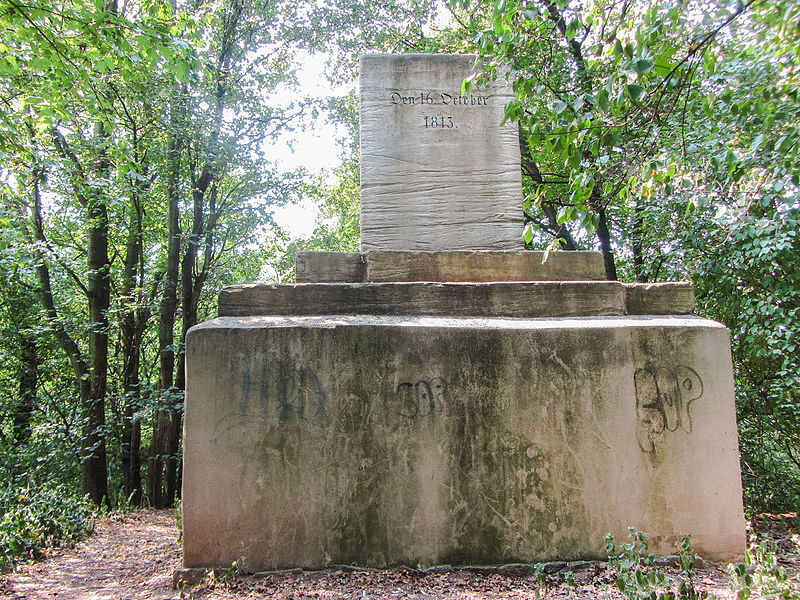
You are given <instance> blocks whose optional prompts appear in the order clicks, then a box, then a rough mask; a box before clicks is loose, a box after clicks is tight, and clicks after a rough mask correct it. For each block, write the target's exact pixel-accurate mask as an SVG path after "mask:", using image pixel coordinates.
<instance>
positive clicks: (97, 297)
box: [81, 123, 111, 506]
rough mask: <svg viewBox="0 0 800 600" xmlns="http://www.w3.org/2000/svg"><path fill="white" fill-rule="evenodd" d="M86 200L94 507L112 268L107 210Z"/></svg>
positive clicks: (97, 200)
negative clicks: (109, 257) (109, 252)
mask: <svg viewBox="0 0 800 600" xmlns="http://www.w3.org/2000/svg"><path fill="white" fill-rule="evenodd" d="M95 137H96V139H99V140H102V143H105V138H106V137H107V134H106V132H105V128H104V126H103V124H102V123H97V124H96V125H95ZM101 156H102V159H101V161H100V163H99V165H98V169H97V171H98V172H99V174H101V176H102V174H105V173H107V170H108V167H109V164H108V160H107V158H106V156H105V151H104V150H102V151H101ZM92 196H93V197H88V198H87V201H88V207H87V210H88V217H89V224H90V225H89V233H88V243H87V248H86V258H87V267H88V270H89V284H88V286H87V289H88V292H89V322H90V328H89V356H90V361H91V362H90V367H89V390H88V392H89V395H88V397H87V398H86V399H85V402H84V404H83V418H84V428H83V460H82V462H81V481H82V483H83V492H84V493H85V494H88V495H89V497H90V498H91V500H92V502H94V503H95V504H96V505H97V506H100V505H101V504H102V503H107V502H108V471H107V466H106V438H105V434H106V431H105V430H106V413H105V398H106V381H107V378H108V309H109V306H110V304H111V275H110V270H111V265H110V262H109V259H108V210H107V208H106V205H105V202H104V199H103V198H102V197H101V194H100V193H99V192H96V193H95V194H92Z"/></svg>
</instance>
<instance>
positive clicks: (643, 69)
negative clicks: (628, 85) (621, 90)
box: [633, 58, 653, 75]
mask: <svg viewBox="0 0 800 600" xmlns="http://www.w3.org/2000/svg"><path fill="white" fill-rule="evenodd" d="M652 68H653V61H652V60H649V59H647V58H640V59H638V60H635V61H633V70H634V71H636V72H637V73H639V75H644V74H645V73H648V72H650V70H651V69H652Z"/></svg>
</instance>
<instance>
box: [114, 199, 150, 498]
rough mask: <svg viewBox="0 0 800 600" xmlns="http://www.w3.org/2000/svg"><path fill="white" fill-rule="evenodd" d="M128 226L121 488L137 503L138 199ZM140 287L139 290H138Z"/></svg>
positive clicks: (141, 313)
mask: <svg viewBox="0 0 800 600" xmlns="http://www.w3.org/2000/svg"><path fill="white" fill-rule="evenodd" d="M132 207H133V211H132V213H131V219H130V223H129V226H128V240H127V243H126V248H125V269H124V282H123V288H122V298H123V300H122V306H123V314H122V319H121V320H120V341H121V346H122V380H123V389H124V391H125V417H124V419H125V420H124V423H123V429H122V448H121V452H120V454H121V456H120V460H121V462H122V489H123V492H124V494H125V497H126V498H129V499H130V502H131V503H132V504H133V505H134V506H139V505H140V504H141V502H142V472H141V468H142V465H141V458H140V456H139V452H140V445H141V421H140V419H139V418H138V417H137V416H136V415H137V414H138V412H139V410H140V409H141V406H142V397H141V387H140V381H139V365H140V363H141V344H142V331H143V329H144V324H145V322H146V321H147V319H148V318H149V310H147V309H146V308H145V307H143V306H141V302H142V297H141V287H140V286H137V280H138V281H139V282H141V280H140V279H139V278H138V277H137V275H138V273H139V272H141V270H142V269H141V268H140V266H141V261H142V219H141V210H140V209H139V206H138V202H137V201H136V199H134V200H133V202H132ZM137 287H138V288H139V291H138V292H137Z"/></svg>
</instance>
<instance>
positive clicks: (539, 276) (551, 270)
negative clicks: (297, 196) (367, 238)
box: [295, 250, 606, 283]
mask: <svg viewBox="0 0 800 600" xmlns="http://www.w3.org/2000/svg"><path fill="white" fill-rule="evenodd" d="M543 258H544V252H535V251H529V250H521V251H510V250H508V251H491V250H478V251H470V250H461V251H456V250H454V251H451V252H425V251H413V250H372V251H369V252H298V253H297V258H296V266H295V274H296V280H297V283H358V282H368V281H370V282H391V281H583V280H602V279H605V278H606V272H605V265H604V264H603V255H602V253H600V252H553V253H551V254H550V256H549V257H548V259H547V261H545V262H542V259H543Z"/></svg>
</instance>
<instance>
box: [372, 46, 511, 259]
mask: <svg viewBox="0 0 800 600" xmlns="http://www.w3.org/2000/svg"><path fill="white" fill-rule="evenodd" d="M474 63H475V57H474V56H471V55H445V54H439V55H437V54H404V55H366V56H363V57H362V58H361V248H362V250H364V251H367V250H513V249H522V247H523V244H522V183H521V174H520V155H519V138H518V133H517V125H516V124H515V123H512V122H509V123H506V124H505V125H501V123H502V122H503V116H504V108H505V105H506V104H507V103H508V101H509V100H511V99H512V98H513V93H512V91H511V88H510V85H509V84H508V82H506V80H505V78H504V77H503V76H502V75H501V76H500V77H498V80H497V81H496V82H493V83H491V84H488V85H486V86H483V87H481V88H477V89H474V90H473V91H472V94H471V95H468V96H464V95H462V94H461V84H462V82H463V81H464V78H465V77H467V76H468V75H469V74H470V73H471V72H472V71H473V66H474Z"/></svg>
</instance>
